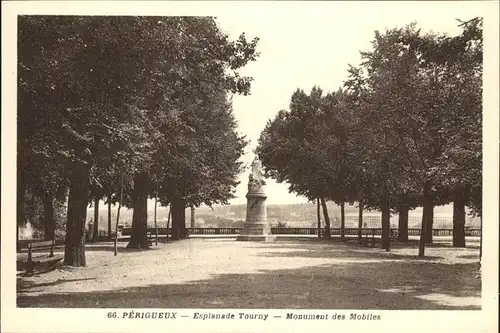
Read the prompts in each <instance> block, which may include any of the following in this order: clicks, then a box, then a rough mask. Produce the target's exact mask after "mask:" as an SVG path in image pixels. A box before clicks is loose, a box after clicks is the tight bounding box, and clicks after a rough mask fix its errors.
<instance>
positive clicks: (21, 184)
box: [16, 152, 26, 250]
mask: <svg viewBox="0 0 500 333" xmlns="http://www.w3.org/2000/svg"><path fill="white" fill-rule="evenodd" d="M20 155H21V153H19V152H18V159H17V160H18V163H19V164H18V165H17V203H16V208H17V214H16V215H17V223H16V226H17V228H16V248H17V249H18V250H20V245H19V228H21V227H24V226H25V225H26V207H25V203H24V200H25V195H26V181H25V177H24V170H23V168H22V164H21V163H22V161H21V158H20Z"/></svg>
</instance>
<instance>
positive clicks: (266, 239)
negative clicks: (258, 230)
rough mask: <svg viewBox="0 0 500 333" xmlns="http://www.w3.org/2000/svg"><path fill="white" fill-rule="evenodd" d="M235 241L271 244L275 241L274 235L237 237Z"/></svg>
mask: <svg viewBox="0 0 500 333" xmlns="http://www.w3.org/2000/svg"><path fill="white" fill-rule="evenodd" d="M236 240H237V241H246V242H272V241H275V240H276V236H275V235H238V237H236Z"/></svg>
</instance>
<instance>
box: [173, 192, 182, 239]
mask: <svg viewBox="0 0 500 333" xmlns="http://www.w3.org/2000/svg"><path fill="white" fill-rule="evenodd" d="M179 206H180V203H179V200H178V199H176V198H175V199H174V200H172V203H171V204H170V212H171V216H172V235H171V236H172V237H171V239H172V240H179V239H181V230H180V222H179V220H180V216H179Z"/></svg>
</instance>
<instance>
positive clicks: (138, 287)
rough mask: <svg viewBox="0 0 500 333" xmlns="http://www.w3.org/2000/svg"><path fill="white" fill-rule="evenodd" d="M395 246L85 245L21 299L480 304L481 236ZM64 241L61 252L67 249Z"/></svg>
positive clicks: (195, 304) (181, 304)
mask: <svg viewBox="0 0 500 333" xmlns="http://www.w3.org/2000/svg"><path fill="white" fill-rule="evenodd" d="M437 241H438V242H443V243H437V244H433V245H432V246H430V247H429V248H427V249H426V255H427V257H426V258H425V259H418V258H417V257H416V255H417V252H418V249H417V247H416V246H415V245H414V244H410V245H403V244H394V248H393V249H392V250H391V251H390V252H385V251H383V250H381V249H377V248H367V247H360V246H358V245H356V244H355V242H354V241H350V242H349V243H347V244H342V243H340V242H338V241H333V242H324V241H321V242H320V241H317V240H315V239H298V240H293V239H285V240H277V241H275V242H269V243H257V242H237V241H235V240H234V238H233V239H231V238H222V239H208V238H205V239H201V238H198V239H188V240H183V241H178V242H173V243H160V244H159V245H158V246H153V248H152V249H151V250H147V251H137V250H128V249H125V245H126V243H120V244H119V246H120V249H119V253H118V256H116V257H115V256H114V255H113V244H112V243H98V244H89V245H87V253H86V255H87V267H79V268H73V267H58V268H57V269H56V270H53V271H50V272H45V273H40V274H37V275H35V276H33V277H23V276H21V275H18V278H17V303H18V306H19V307H52V308H54V307H56V308H57V307H75V308H76V307H103V308H107V307H117V308H277V309H282V308H289V309H290V308H297V309H305V308H309V309H480V307H481V298H480V297H481V281H480V279H479V278H477V273H478V268H479V265H478V252H479V250H478V245H479V244H478V242H477V241H476V242H474V241H471V242H469V247H468V248H465V249H454V248H452V247H450V245H449V244H446V243H445V242H449V241H450V240H447V241H444V240H437ZM62 251H63V249H59V248H58V249H57V251H56V252H61V253H62Z"/></svg>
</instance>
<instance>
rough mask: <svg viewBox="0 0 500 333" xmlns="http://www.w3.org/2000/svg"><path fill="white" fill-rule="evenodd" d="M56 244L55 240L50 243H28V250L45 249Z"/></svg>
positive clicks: (49, 241)
mask: <svg viewBox="0 0 500 333" xmlns="http://www.w3.org/2000/svg"><path fill="white" fill-rule="evenodd" d="M53 244H54V241H53V240H48V241H33V242H29V243H28V249H39V248H43V247H51V246H52V245H53Z"/></svg>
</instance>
